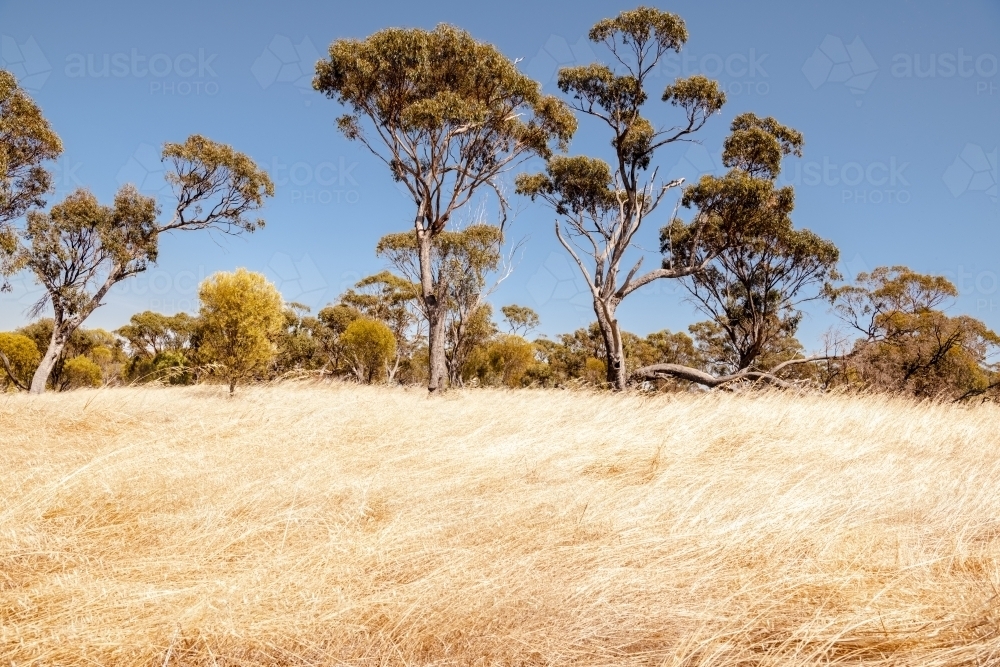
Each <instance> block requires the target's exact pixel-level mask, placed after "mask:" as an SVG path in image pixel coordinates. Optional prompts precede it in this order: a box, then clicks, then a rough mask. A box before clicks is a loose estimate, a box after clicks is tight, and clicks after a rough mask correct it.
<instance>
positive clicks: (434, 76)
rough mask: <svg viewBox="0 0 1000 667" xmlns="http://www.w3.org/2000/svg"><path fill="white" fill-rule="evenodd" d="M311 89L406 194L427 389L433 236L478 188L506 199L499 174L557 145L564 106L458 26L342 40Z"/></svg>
mask: <svg viewBox="0 0 1000 667" xmlns="http://www.w3.org/2000/svg"><path fill="white" fill-rule="evenodd" d="M313 87H314V88H315V89H316V90H319V91H321V92H323V93H324V94H326V96H327V97H330V98H332V99H335V100H336V101H337V102H339V103H340V104H342V105H344V106H345V107H346V108H347V109H348V111H349V112H348V113H347V114H345V115H342V116H340V117H339V118H338V119H337V126H338V128H339V129H340V131H341V132H342V133H343V134H344V136H345V137H347V138H348V139H350V140H355V141H359V142H361V143H362V145H364V146H365V147H366V148H367V149H368V150H369V151H371V152H372V153H373V154H374V155H375V156H376V157H377V158H378V159H380V160H382V162H384V163H385V165H386V166H387V167H388V168H389V172H390V174H391V176H392V178H393V180H395V181H396V182H397V183H399V184H400V185H401V186H402V189H404V190H405V191H406V192H407V193H409V196H410V198H411V200H412V202H413V206H414V217H413V232H412V236H413V238H414V242H415V245H416V249H417V260H418V261H417V268H418V269H419V272H418V274H417V276H416V278H417V280H415V282H417V283H418V284H419V286H420V291H419V300H420V304H421V308H422V310H423V312H424V315H425V316H426V318H427V322H428V347H429V372H430V373H429V381H428V385H427V386H428V389H429V390H430V391H434V390H436V389H438V388H440V387H443V386H444V384H445V382H446V376H447V362H446V356H445V326H446V317H445V314H446V309H447V307H446V304H445V303H444V302H443V301H442V299H441V295H442V293H443V292H445V291H447V288H446V286H442V285H440V284H439V283H438V282H437V280H438V279H441V278H442V277H446V276H442V275H440V274H439V275H438V276H435V273H434V271H433V259H432V255H433V253H434V250H433V248H434V241H435V239H436V238H437V237H438V236H440V235H441V234H442V233H443V232H444V231H445V229H446V227H447V225H448V222H449V220H451V219H452V216H453V215H454V214H455V213H456V211H458V210H459V209H461V208H462V207H463V206H465V205H467V204H469V203H470V201H472V199H473V197H474V196H476V194H477V193H479V192H482V193H490V192H492V194H493V195H495V196H496V198H497V201H498V206H499V209H500V216H501V221H500V222H501V226H502V224H503V221H504V220H505V215H506V211H507V200H506V198H505V195H504V192H503V186H502V183H501V181H500V177H501V176H502V175H503V174H504V173H505V172H507V171H508V170H509V169H511V168H512V167H513V166H514V165H516V164H518V163H519V162H521V161H523V160H524V159H527V158H528V157H530V156H532V155H538V156H541V157H543V158H548V157H550V156H551V155H552V151H553V150H554V149H556V148H560V149H563V148H565V146H566V144H567V142H568V141H569V139H570V137H571V136H572V134H573V132H574V131H575V129H576V119H575V117H574V116H573V114H572V112H570V111H569V109H568V108H567V107H566V106H565V105H564V104H563V103H562V102H560V101H559V100H557V99H555V98H554V97H550V96H544V95H542V94H541V89H540V86H539V84H538V83H537V82H535V81H532V80H531V79H530V78H528V77H527V76H525V75H524V74H522V73H521V72H519V71H518V69H517V67H516V66H515V64H514V63H513V62H511V61H510V60H509V59H508V58H507V57H505V56H504V55H503V54H502V53H500V51H499V50H498V49H497V48H496V47H495V46H493V45H491V44H485V43H481V42H477V41H476V40H475V39H473V38H472V37H471V36H470V35H469V34H468V33H466V32H465V31H463V30H460V29H458V28H455V27H452V26H448V25H439V26H438V27H436V28H435V29H433V30H430V31H428V30H420V29H398V28H390V29H386V30H382V31H379V32H376V33H374V34H373V35H371V36H369V37H368V38H367V39H364V40H357V39H340V40H337V41H335V42H333V43H332V44H331V45H330V48H329V58H328V59H325V60H321V61H320V62H319V63H317V65H316V76H315V78H314V79H313Z"/></svg>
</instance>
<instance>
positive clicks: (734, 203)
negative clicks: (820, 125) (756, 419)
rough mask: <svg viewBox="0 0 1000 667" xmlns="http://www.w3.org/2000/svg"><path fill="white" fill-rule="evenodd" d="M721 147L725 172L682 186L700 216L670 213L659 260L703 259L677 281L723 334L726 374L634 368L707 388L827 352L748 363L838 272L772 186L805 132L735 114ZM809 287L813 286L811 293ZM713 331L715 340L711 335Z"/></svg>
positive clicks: (766, 375) (831, 251)
mask: <svg viewBox="0 0 1000 667" xmlns="http://www.w3.org/2000/svg"><path fill="white" fill-rule="evenodd" d="M731 130H732V132H731V134H730V135H729V137H728V138H727V139H726V141H725V142H724V144H723V150H722V162H723V164H724V165H725V166H727V167H729V168H730V169H729V171H728V172H727V173H726V174H725V175H724V176H703V177H702V178H701V180H700V181H699V182H698V183H696V184H695V185H693V186H691V187H688V188H687V189H685V191H684V195H683V197H682V200H681V202H682V204H683V205H684V206H686V207H691V208H696V209H697V210H698V211H699V216H700V220H699V222H698V223H697V224H685V223H684V222H682V221H681V220H679V219H674V220H673V221H672V222H671V223H670V224H669V225H666V226H665V227H663V229H661V231H660V244H661V251H662V252H663V254H664V264H665V265H666V266H672V265H674V264H677V265H680V266H684V267H687V266H699V267H702V269H701V270H700V271H698V272H694V273H691V274H688V275H687V276H684V277H683V279H682V284H683V285H684V287H685V288H687V290H688V293H689V294H690V297H691V300H692V301H693V302H694V304H695V305H696V307H698V308H699V309H700V310H701V311H702V312H704V313H706V314H707V315H709V317H710V318H711V320H710V322H711V326H712V327H713V328H717V333H720V334H721V337H722V338H724V339H725V340H724V343H721V346H722V347H724V348H725V349H726V350H727V351H728V356H730V357H731V364H730V365H731V368H730V369H729V370H730V371H731V372H729V373H727V374H725V375H722V376H715V375H712V374H710V373H707V372H705V371H704V370H703V369H695V368H688V367H684V366H681V365H678V364H654V365H650V366H646V367H643V368H640V369H638V370H636V371H635V373H634V375H635V376H637V377H643V378H647V379H648V378H653V377H658V376H672V377H679V378H682V379H686V380H691V381H693V382H697V383H699V384H703V385H706V386H712V387H714V386H721V385H723V384H727V383H730V382H734V381H737V380H743V379H751V380H761V379H763V380H766V381H770V382H773V383H776V384H782V382H781V380H780V379H779V378H778V377H777V376H776V375H775V373H777V371H779V370H782V369H784V368H786V367H788V366H792V365H796V364H800V363H806V362H809V361H818V360H820V359H826V358H827V357H825V356H824V357H809V358H804V359H788V360H784V361H782V362H781V363H778V364H776V365H775V366H774V367H772V368H770V369H762V368H754V367H753V364H754V362H755V361H757V360H758V359H759V358H760V357H761V355H762V354H763V353H764V352H765V351H768V350H770V349H771V348H773V347H774V345H775V344H776V343H778V342H779V341H780V340H781V339H783V338H789V337H791V336H793V335H794V333H795V330H796V329H797V327H798V323H799V320H800V318H801V312H800V310H799V308H798V307H799V306H800V305H801V304H802V303H803V302H805V301H809V300H812V299H817V298H819V297H820V296H822V295H823V294H825V291H824V289H825V286H826V283H827V281H828V280H830V279H836V278H838V277H839V276H838V275H837V271H836V264H837V261H838V259H839V251H838V250H837V247H836V246H835V245H834V244H833V243H831V242H830V241H827V240H825V239H822V238H820V237H819V236H817V235H816V234H814V233H812V232H810V231H809V230H806V229H801V230H798V229H795V228H794V227H793V225H792V221H791V217H790V216H791V212H792V210H793V208H794V204H795V193H794V191H793V189H792V187H791V186H785V187H782V188H778V187H776V184H775V181H776V179H777V177H778V175H779V174H780V173H781V163H782V160H783V159H784V158H785V157H786V156H789V155H796V156H799V155H801V152H802V145H803V138H802V135H801V134H800V133H799V132H797V131H795V130H793V129H792V128H789V127H786V126H784V125H782V124H781V123H779V122H778V121H776V120H775V119H774V118H770V117H768V118H758V117H757V116H756V115H754V114H752V113H745V114H741V115H739V116H737V117H736V118H735V119H734V120H733V122H732V126H731ZM811 288H816V289H815V290H813V289H811ZM717 338H718V337H717Z"/></svg>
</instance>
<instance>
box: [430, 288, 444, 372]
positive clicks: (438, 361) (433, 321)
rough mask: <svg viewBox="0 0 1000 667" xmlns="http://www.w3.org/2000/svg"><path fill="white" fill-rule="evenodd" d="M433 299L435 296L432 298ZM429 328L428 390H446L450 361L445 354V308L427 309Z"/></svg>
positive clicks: (434, 307)
mask: <svg viewBox="0 0 1000 667" xmlns="http://www.w3.org/2000/svg"><path fill="white" fill-rule="evenodd" d="M431 298H433V296H432V297H431ZM427 311H428V312H427V315H428V318H427V319H428V327H427V344H428V350H427V351H428V356H429V357H430V359H429V364H428V370H429V371H430V376H429V377H428V379H427V390H428V391H437V390H438V389H444V388H445V386H446V385H447V383H448V360H447V358H446V357H445V354H444V339H445V332H444V324H445V321H444V320H445V316H444V308H443V307H441V305H440V304H437V303H435V306H433V307H430V306H428V308H427Z"/></svg>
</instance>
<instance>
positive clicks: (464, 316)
mask: <svg viewBox="0 0 1000 667" xmlns="http://www.w3.org/2000/svg"><path fill="white" fill-rule="evenodd" d="M502 246H503V232H502V231H501V229H500V227H498V226H496V225H487V224H474V225H469V226H468V227H466V228H465V229H463V230H461V231H444V232H441V233H440V234H438V235H437V236H435V237H434V239H433V241H432V243H431V247H430V253H429V256H428V258H427V260H426V261H424V260H423V258H422V255H421V252H420V246H419V244H418V242H417V240H416V239H415V238H414V236H413V234H409V233H398V234H389V235H386V236H384V237H382V238H381V239H380V240H379V242H378V245H377V246H376V252H377V253H378V254H379V255H381V256H383V257H385V258H386V259H388V260H389V262H390V263H391V264H392V265H393V266H394V267H396V269H397V270H398V271H399V272H400V273H401V274H402V275H403V276H404V277H406V278H407V279H409V280H411V281H413V282H414V283H418V282H419V277H420V274H421V272H422V271H423V270H424V269H425V268H428V269H429V271H430V275H431V278H432V282H433V284H434V286H435V292H434V293H433V297H434V300H435V301H436V302H437V303H439V304H441V310H442V312H441V319H442V321H443V323H444V324H443V326H442V330H443V334H444V336H443V340H442V346H443V348H444V355H445V359H444V362H445V369H446V372H447V377H448V380H449V381H450V382H451V383H452V384H453V385H461V384H462V367H463V365H464V364H465V360H466V359H467V358H468V355H469V353H470V352H471V350H472V348H473V347H474V345H475V342H476V341H479V340H481V339H482V338H483V334H484V331H485V330H489V329H490V328H491V327H492V326H493V323H492V310H491V308H490V306H489V304H488V303H485V298H486V296H487V295H488V294H489V293H490V292H491V291H492V289H494V288H495V287H496V285H498V284H499V282H500V281H502V280H503V279H504V278H505V277H506V276H507V275H509V270H508V271H507V272H502V273H501V275H500V276H499V278H498V279H497V280H496V281H494V282H493V283H492V285H490V278H489V276H490V274H491V273H493V272H495V271H497V270H498V269H500V268H501V264H502V262H503V253H502ZM508 269H509V267H508ZM425 301H426V300H425ZM423 315H424V317H425V318H426V319H427V320H428V321H430V318H431V316H430V313H429V312H428V310H427V309H426V308H425V309H424V310H423ZM489 335H492V330H490V331H489Z"/></svg>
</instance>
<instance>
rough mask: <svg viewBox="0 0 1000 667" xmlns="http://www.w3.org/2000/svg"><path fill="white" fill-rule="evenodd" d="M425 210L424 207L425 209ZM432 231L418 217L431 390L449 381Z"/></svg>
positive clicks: (428, 388)
mask: <svg viewBox="0 0 1000 667" xmlns="http://www.w3.org/2000/svg"><path fill="white" fill-rule="evenodd" d="M421 210H422V209H421ZM431 242H432V237H431V231H430V230H429V229H424V228H423V227H422V226H421V222H420V217H418V218H417V244H418V248H419V259H420V294H421V301H422V305H423V309H424V314H425V315H426V316H427V352H428V354H427V356H428V364H427V366H428V377H427V390H428V391H437V390H438V389H444V388H445V386H446V385H447V382H448V359H447V358H446V357H445V353H444V340H445V331H444V327H445V304H444V301H443V299H441V298H439V294H441V293H442V292H443V290H442V289H440V288H441V285H435V284H434V273H433V270H432V266H431Z"/></svg>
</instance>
